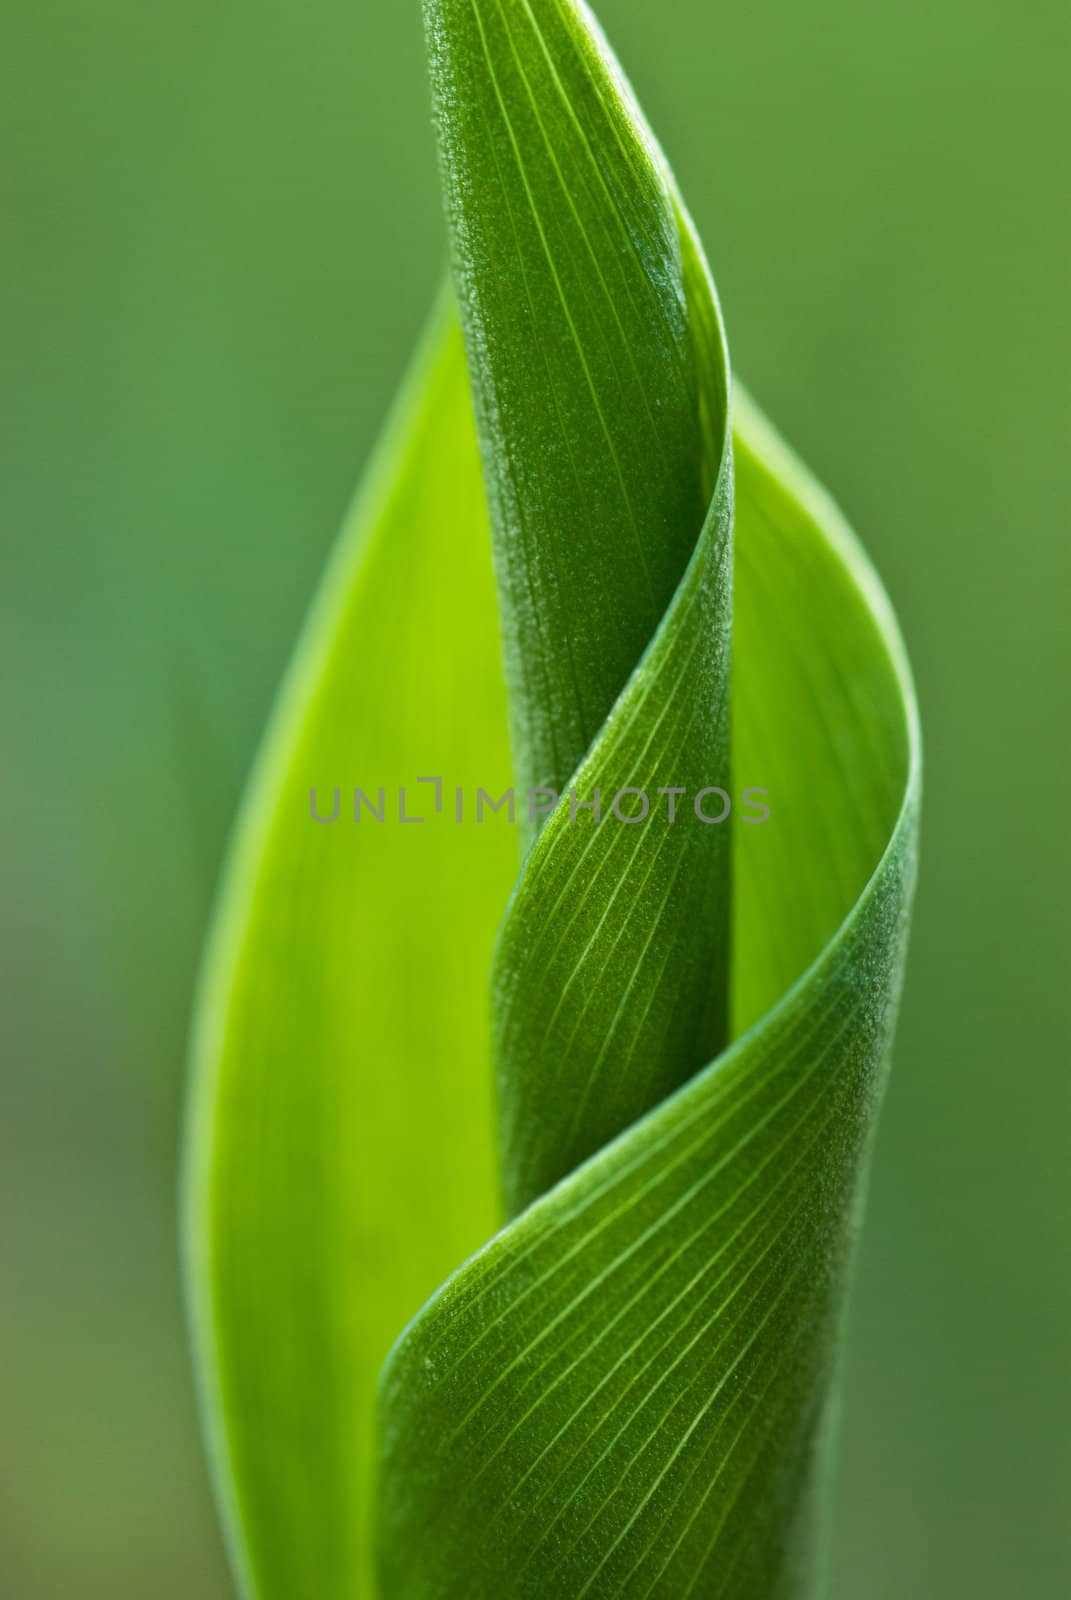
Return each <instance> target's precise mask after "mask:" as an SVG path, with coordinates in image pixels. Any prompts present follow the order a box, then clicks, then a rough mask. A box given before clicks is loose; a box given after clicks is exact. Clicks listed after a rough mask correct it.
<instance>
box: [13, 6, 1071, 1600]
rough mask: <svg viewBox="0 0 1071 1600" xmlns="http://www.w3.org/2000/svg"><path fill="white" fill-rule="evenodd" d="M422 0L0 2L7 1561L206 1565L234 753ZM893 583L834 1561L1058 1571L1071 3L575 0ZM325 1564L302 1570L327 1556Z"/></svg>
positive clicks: (360, 322)
mask: <svg viewBox="0 0 1071 1600" xmlns="http://www.w3.org/2000/svg"><path fill="white" fill-rule="evenodd" d="M418 11H419V8H418V4H417V0H402V3H400V0H389V3H381V4H378V5H370V4H368V3H367V0H365V3H354V0H346V3H343V0H310V3H309V4H306V5H303V6H297V5H293V4H289V3H287V4H283V3H282V0H260V3H259V4H252V3H250V0H212V3H211V4H209V3H208V0H185V3H184V4H183V5H177V4H170V5H169V4H164V3H162V0H154V3H149V4H146V3H145V0H34V3H31V0H14V3H12V0H4V5H3V16H4V27H3V37H4V46H3V51H2V55H3V63H2V66H0V229H2V249H3V267H2V269H0V270H2V274H3V295H2V302H0V303H2V311H0V316H2V320H3V352H4V353H3V359H2V371H0V410H2V426H0V453H2V461H0V508H2V570H0V594H2V601H0V604H2V635H0V651H2V653H3V674H2V684H3V687H2V689H0V696H2V705H3V734H2V739H3V750H4V757H3V759H4V780H3V785H2V791H0V877H2V882H3V910H2V913H0V914H2V918H3V924H2V951H3V966H2V977H0V983H2V994H0V1001H2V1017H3V1023H2V1028H3V1043H4V1076H3V1090H2V1093H3V1130H4V1155H3V1169H4V1175H5V1177H4V1199H3V1210H4V1219H5V1220H4V1225H3V1234H4V1237H5V1241H6V1244H5V1252H4V1255H5V1268H4V1278H5V1282H6V1288H5V1290H4V1293H3V1304H2V1308H0V1319H2V1320H0V1340H2V1353H0V1365H2V1376H0V1383H2V1385H3V1403H2V1417H3V1421H2V1422H0V1593H2V1594H3V1595H4V1596H8V1595H10V1596H11V1597H12V1600H68V1597H72V1600H74V1597H77V1600H96V1597H98V1596H99V1597H101V1600H104V1597H107V1600H144V1597H146V1596H150V1595H151V1596H153V1597H154V1600H171V1597H176V1600H177V1597H180V1596H181V1597H183V1600H187V1597H190V1596H198V1597H204V1600H217V1597H222V1596H224V1595H227V1594H228V1593H229V1592H230V1591H229V1587H228V1581H227V1578H226V1576H225V1572H224V1568H223V1563H222V1557H221V1551H220V1543H219V1538H218V1535H217V1533H216V1529H215V1524H214V1519H213V1513H212V1509H211V1505H210V1501H209V1496H208V1491H207V1487H206V1480H205V1473H204V1469H203V1467H202V1463H201V1456H200V1449H199V1444H198V1439H197V1431H196V1423H195V1416H194V1409H193V1402H192V1397H191V1385H190V1377H189V1372H188V1366H187V1358H186V1354H185V1348H184V1334H183V1324H182V1314H181V1302H180V1295H179V1286H178V1273H177V1265H176V1245H175V1237H176V1223H175V1171H176V1154H177V1142H178V1129H179V1118H180V1108H181V1100H182V1079H183V1053H184V1042H185V1030H186V1022H187V1014H188V1009H189V999H190V986H191V981H192V977H193V973H194V970H195V964H196V960H197V952H198V947H199V944H200V941H201V937H202V933H203V930H204V924H205V918H206V915H207V912H208V908H209V904H210V897H211V892H212V885H213V881H214V878H215V874H216V871H217V868H218V864H219V860H220V854H221V850H222V847H223V841H224V838H225V833H226V829H227V825H228V822H229V819H230V817H231V815H232V813H233V809H234V805H235V801H236V798H237V795H238V793H239V789H240V785H241V783H242V780H243V775H244V773H245V771H246V768H247V765H248V762H249V759H250V755H251V752H252V750H253V747H254V744H255V741H256V739H257V735H258V731H259V730H260V728H261V726H262V724H263V721H264V718H265V715H266V712H267V709H268V706H269V703H270V700H271V697H272V693H273V690H274V688H275V685H276V683H277V681H278V678H279V675H280V672H281V670H282V667H283V664H284V662H285V661H286V658H287V654H288V651H289V649H290V645H291V642H292V640H293V637H294V632H295V629H296V627H297V625H298V622H299V619H300V618H301V615H302V612H303V610H304V607H305V605H306V602H307V600H308V597H309V595H310V592H311V590H312V588H313V586H314V584H315V582H316V579H317V575H318V573H319V572H320V569H321V565H322V563H323V560H324V556H325V552H326V551H327V549H328V546H329V544H330V541H331V539H332V536H333V534H334V530H335V527H336V524H337V523H338V520H339V517H340V515H341V513H342V510H343V508H344V506H345V504H346V502H347V499H348V497H349V494H350V491H351V488H352V486H353V484H354V482H355V480H356V478H357V475H358V472H359V469H360V466H361V463H362V461H363V460H364V458H365V456H366V454H367V451H368V449H369V446H370V443H371V440H372V438H373V436H374V433H375V430H376V428H377V425H378V422H379V420H380V418H381V416H382V414H383V412H384V408H385V407H386V406H387V404H388V402H389V400H390V397H391V394H392V391H393V389H394V387H395V383H396V380H397V378H398V376H399V374H400V372H401V371H402V368H403V366H404V363H405V361H406V359H407V356H408V353H409V350H410V347H411V346H412V343H413V340H414V336H415V335H416V333H417V330H418V328H419V325H420V323H421V320H422V317H423V314H424V311H425V308H426V306H427V304H428V301H429V297H430V295H431V293H432V289H433V286H434V285H435V283H436V281H437V278H438V275H439V270H440V257H441V252H442V228H441V225H440V219H439V210H438V198H437V189H436V174H435V167H434V159H433V154H432V143H431V137H430V129H429V117H428V108H427V97H426V89H425V82H424V74H423V66H422V55H421V35H420V22H419V14H418ZM601 15H602V18H603V21H604V23H605V25H606V27H607V29H608V31H609V33H610V35H611V37H612V38H613V39H614V41H615V42H616V44H617V46H618V49H619V52H620V54H621V56H622V58H623V60H624V62H625V64H626V67H627V68H628V69H629V71H630V72H631V74H632V76H633V77H634V79H635V81H636V83H637V86H638V88H639V91H640V94H641V97H642V98H643V100H644V102H645V104H646V107H647V110H648V112H649V114H650V116H651V119H652V121H653V123H654V125H655V126H656V128H657V129H658V130H659V132H660V133H661V135H662V138H663V141H664V143H665V145H666V147H667V149H668V151H669V153H670V156H671V159H672V160H673V161H674V163H675V164H676V167H677V169H678V173H679V176H680V178H681V181H682V184H683V187H684V191H685V194H686V195H687V196H688V198H689V200H690V203H691V205H692V208H693V210H694V212H695V213H696V216H697V219H698V222H699V224H700V229H701V232H702V234H703V236H704V238H705V240H706V242H707V245H708V249H709V252H710V255H711V258H712V261H713V264H714V268H715V272H716V275H717V278H718V282H719V286H720V289H721V293H722V298H723V302H724V305H725V310H726V315H727V318H728V324H729V330H730V338H731V342H732V345H733V350H734V355H735V360H736V363H737V365H738V368H739V370H740V371H741V372H742V374H743V375H744V376H745V378H746V380H747V381H748V383H749V384H750V385H751V387H752V389H753V390H754V392H755V393H756V394H757V395H758V397H759V398H760V399H761V400H762V401H763V403H764V404H765V406H766V407H767V409H768V410H769V411H770V412H771V414H772V415H773V416H774V418H775V419H776V420H777V421H778V422H779V423H780V424H781V426H782V427H783V429H784V430H785V432H786V433H787V434H788V435H789V437H790V438H791V439H792V440H793V441H794V442H795V444H796V445H797V446H798V448H799V449H800V450H801V451H802V453H803V454H804V456H805V457H806V458H807V459H808V461H810V462H811V463H812V465H813V466H814V467H815V468H816V469H817V471H818V472H819V474H820V475H821V476H822V477H823V478H824V479H825V480H826V481H827V482H828V483H829V484H830V486H831V487H832V488H833V489H834V491H835V493H836V494H837V496H838V498H839V499H840V500H841V502H842V503H843V504H844V506H845V507H846V509H847V510H848V512H849V514H850V515H851V517H852V519H853V520H854V521H855V523H856V524H857V526H858V527H859V528H860V530H861V531H862V533H863V536H864V539H865V541H866V543H867V545H868V546H869V548H870V550H871V552H872V554H873V555H874V557H875V559H876V561H877V564H878V566H879V568H880V570H881V571H882V573H883V575H884V577H885V579H886V581H887V584H888V586H889V589H890V591H891V593H892V595H893V598H894V600H895V602H896V604H897V607H898V609H899V612H900V616H901V618H902V621H903V624H904V628H905V631H906V634H907V638H908V642H909V645H910V648H911V652H912V656H913V659H914V663H915V667H916V671H917V675H918V679H919V684H920V690H921V696H922V702H923V709H924V717H925V726H926V736H927V758H928V773H927V780H928V789H927V805H926V813H925V829H924V871H923V877H922V886H921V892H920V899H919V906H918V916H917V922H916V930H915V937H914V948H913V961H912V965H911V970H910V976H909V983H908V991H907V996H906V1003H905V1009H904V1015H903V1023H902V1027H901V1031H900V1042H899V1050H898V1056H897V1062H896V1069H895V1073H894V1078H893V1085H892V1089H891V1094H890V1099H889V1102H888V1106H887V1111H886V1116H885V1119H884V1123H883V1126H882V1132H881V1137H880V1142H879V1151H878V1162H877V1168H876V1173H875V1178H874V1183H873V1188H872V1202H871V1207H870V1216H869V1225H868V1229H867V1233H866V1241H865V1249H864V1252H863V1259H862V1269H861V1276H860V1281H859V1287H858V1290H857V1293H856V1296H855V1302H854V1306H853V1313H852V1323H851V1342H850V1351H849V1360H848V1374H847V1389H846V1394H845V1407H844V1411H845V1431H844V1447H843V1481H842V1485H841V1493H840V1501H839V1508H838V1526H837V1538H836V1595H837V1597H838V1600H857V1597H865V1600H903V1597H917V1600H926V1597H932V1600H968V1597H970V1600H1008V1597H1009V1596H1013V1595H1014V1596H1016V1597H1018V1596H1027V1597H1038V1600H1048V1597H1050V1596H1052V1597H1055V1596H1059V1595H1064V1594H1066V1593H1068V1592H1071V1544H1069V1537H1068V1527H1069V1526H1071V1517H1069V1507H1068V1497H1067V1491H1068V1484H1069V1481H1071V1382H1069V1375H1068V1351H1069V1348H1071V1289H1069V1285H1068V1281H1067V1248H1066V1245H1067V1231H1068V1230H1067V1224H1068V1220H1069V1205H1068V1200H1069V1196H1068V1190H1067V1185H1066V1181H1065V1179H1066V1169H1067V1165H1068V1153H1067V1133H1068V1127H1069V1122H1071V1118H1069V1113H1071V1103H1069V1101H1071V1096H1069V1093H1068V1061H1069V1052H1068V1036H1067V1022H1066V1004H1067V979H1068V969H1067V954H1068V930H1067V916H1066V904H1067V890H1068V886H1069V874H1068V867H1069V864H1071V862H1069V852H1068V848H1067V829H1068V825H1069V807H1071V795H1069V780H1071V758H1069V755H1068V748H1067V727H1068V715H1067V709H1068V688H1069V684H1068V677H1067V666H1068V624H1067V618H1066V611H1067V588H1068V580H1069V578H1071V552H1069V547H1068V528H1067V518H1066V503H1067V497H1066V458H1067V447H1068V442H1069V424H1071V384H1069V376H1068V374H1069V372H1071V317H1069V313H1068V305H1067V296H1068V287H1069V283H1071V219H1069V212H1068V206H1067V173H1068V155H1069V150H1068V144H1069V140H1068V126H1067V97H1068V79H1069V73H1071V24H1069V13H1068V8H1067V6H1066V4H1065V3H1064V0H1019V3H1016V4H1011V3H1004V0H945V3H944V4H941V3H936V4H935V3H934V0H925V3H924V0H903V3H901V4H899V5H896V6H885V5H879V4H878V3H876V0H871V3H870V4H868V5H860V4H858V3H856V4H849V3H847V0H814V3H813V4H811V5H809V6H801V5H799V4H798V3H795V0H773V3H771V4H767V5H764V6H745V5H736V6H729V5H724V4H717V3H714V0H659V3H658V4H657V5H651V4H649V3H648V0H603V4H602V6H601ZM325 1600H329V1597H325Z"/></svg>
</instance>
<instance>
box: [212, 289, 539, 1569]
mask: <svg viewBox="0 0 1071 1600" xmlns="http://www.w3.org/2000/svg"><path fill="white" fill-rule="evenodd" d="M481 529H482V530H483V537H482V538H481V537H480V536H479V530H481ZM474 534H475V537H473V535H474ZM487 544H488V535H487V532H486V512H485V510H484V504H483V496H482V491H481V486H480V469H479V462H478V459H477V453H476V442H475V433H474V429H473V423H472V413H471V405H470V401H469V396H468V382H467V377H466V373H465V363H464V354H463V351H462V346H461V338H460V333H459V330H458V329H457V326H456V321H455V319H454V317H453V313H452V311H451V310H450V309H449V307H448V305H447V304H446V303H444V305H443V306H442V307H441V308H440V309H439V310H438V311H437V312H436V314H435V316H434V317H433V319H432V325H431V328H430V330H429V333H428V337H427V340H426V342H425V347H424V349H423V350H422V352H421V354H420V355H419V357H418V358H417V361H416V363H415V366H414V371H413V375H412V378H411V380H410V383H409V385H408V386H407V389H406V392H405V393H404V394H403V396H402V399H401V402H400V404H399V407H398V411H397V414H396V417H395V419H394V420H393V422H392V424H391V425H390V427H389V428H388V430H387V433H386V436H385V438H384V441H383V443H382V445H381V446H380V449H379V451H378V452H377V457H376V460H375V462H374V464H373V469H372V473H371V476H370V482H369V485H368V488H367V490H366V491H365V493H363V494H362V495H361V496H360V497H359V498H358V501H357V503H356V504H355V506H354V508H353V511H352V513H351V515H350V517H349V518H348V519H347V523H346V525H345V527H344V528H343V531H342V535H341V537H340V539H339V542H338V547H337V549H336V551H335V554H334V556H333V558H332V561H331V564H330V567H329V569H328V572H327V574H326V575H325V578H324V581H323V585H322V587H321V591H320V594H319V595H318V597H317V600H316V603H315V605H314V607H313V610H312V613H311V615H310V618H309V621H308V624H307V626H306V629H305V633H304V636H303V639H302V641H301V644H300V646H299V648H298V651H297V654H296V657H295V660H294V663H293V665H292V667H291V670H290V672H289V674H288V677H287V681H286V683H285V685H284V689H283V692H282V694H281V696H280V700H279V704H278V706H277V707H276V710H275V712H274V714H273V717H272V721H271V724H270V727H269V730H268V734H267V737H266V740H265V744H264V748H263V750H262V752H261V755H260V757H259V759H258V763H257V768H256V770H255V772H254V775H253V778H252V780H251V783H250V787H249V792H248V794H247V797H246V800H245V803H244V805H243V808H242V814H241V816H240V818H239V821H238V825H237V828H236V831H235V837H234V841H233V843H232V847H231V851H230V860H229V863H228V870H227V873H226V878H225V882H224V886H223V890H222V893H221V898H220V905H219V909H218V911H217V916H216V922H215V927H214V929H213V935H212V940H211V943H210V946H209V949H208V951H207V954H206V958H205V962H204V969H203V975H202V982H201V990H200V994H199V997H198V1003H197V1012H196V1025H195V1031H194V1040H193V1064H192V1093H191V1101H190V1112H189V1118H188V1127H187V1131H186V1150H185V1169H186V1170H185V1189H186V1197H185V1206H184V1211H185V1222H184V1242H185V1253H186V1258H187V1263H186V1267H187V1270H186V1277H187V1284H188V1294H187V1298H188V1302H189V1306H190V1321H191V1329H192V1335H193V1343H194V1349H195V1354H196V1358H197V1368H198V1376H199V1380H200V1387H201V1391H202V1409H203V1413H204V1418H205V1428H206V1433H207V1435H208V1440H209V1446H210V1456H211V1458H212V1465H213V1469H214V1475H215V1479H216V1484H217V1493H218V1496H219V1499H220V1501H221V1503H222V1505H223V1507H224V1511H225V1517H224V1520H225V1524H226V1528H227V1532H228V1539H229V1544H230V1548H231V1555H232V1564H233V1566H234V1569H235V1572H236V1576H237V1578H238V1580H239V1583H240V1585H241V1588H242V1591H243V1593H245V1594H247V1595H250V1596H253V1595H255V1596H258V1597H264V1600H304V1597H308V1600H313V1597H317V1600H319V1597H322V1596H323V1595H324V1594H331V1595H336V1596H363V1595H367V1594H369V1593H371V1592H372V1589H373V1581H374V1580H373V1576H372V1571H371V1548H372V1539H371V1531H370V1527H369V1518H370V1516H371V1509H372V1487H371V1486H372V1477H373V1468H374V1459H373V1452H374V1429H373V1406H374V1395H375V1383H376V1377H377V1375H378V1371H379V1367H380V1365H381V1363H382V1360H383V1357H384V1356H385V1354H386V1352H387V1350H388V1349H389V1347H390V1344H391V1342H392V1340H393V1339H394V1337H395V1335H396V1334H397V1331H398V1328H399V1327H400V1326H401V1324H402V1323H403V1322H404V1321H405V1319H406V1317H408V1316H410V1315H411V1314H412V1313H413V1311H415V1310H416V1309H417V1308H418V1307H419V1305H420V1304H421V1302H422V1301H423V1300H424V1299H425V1298H426V1297H427V1295H428V1294H429V1293H430V1292H431V1291H432V1289H434V1288H435V1286H436V1285H437V1284H438V1283H440V1282H441V1281H442V1278H443V1277H444V1276H445V1274H446V1273H447V1272H449V1271H450V1269H451V1268H452V1267H453V1266H454V1265H455V1264H456V1262H457V1261H458V1260H459V1259H460V1258H461V1257H463V1256H464V1255H466V1254H467V1253H468V1252H469V1251H470V1250H472V1249H474V1248H475V1247H476V1246H477V1245H478V1244H479V1243H481V1242H482V1240H483V1239H485V1238H486V1237H487V1234H488V1232H490V1231H491V1230H492V1229H493V1228H494V1227H495V1225H496V1223H497V1221H498V1215H499V1212H498V1205H497V1199H496V1188H497V1185H496V1182H495V1177H494V1154H493V1150H494V1146H493V1136H492V1130H491V1103H490V1064H489V1055H490V1044H489V1038H488V1024H487V1016H486V999H485V985H486V979H485V972H486V966H487V963H488V961H489V960H490V951H491V943H492V939H493V936H494V930H495V925H496V922H497V920H498V917H499V915H500V912H501V907H502V903H503V901H504V899H505V896H506V894H507V892H508V889H509V883H510V879H511V875H512V869H513V863H514V841H513V839H512V837H510V835H509V831H508V829H506V828H505V827H504V826H503V827H502V828H501V829H496V828H495V827H494V826H489V827H486V828H481V829H480V830H479V831H478V832H476V831H470V830H467V829H458V830H456V834H455V833H445V832H443V831H442V830H441V829H436V827H435V819H434V815H432V816H431V817H430V818H429V821H428V822H427V823H425V824H423V825H419V826H412V827H410V826H401V825H399V824H398V822H397V820H396V819H397V805H398V801H397V795H396V793H395V792H394V791H393V790H389V789H388V792H387V794H386V796H385V797H384V798H385V803H386V805H387V806H389V807H390V814H389V817H388V818H387V819H385V821H384V822H383V823H379V822H377V821H375V820H374V819H373V818H372V817H371V816H370V814H369V813H368V811H367V809H365V810H363V813H362V820H361V822H360V824H359V825H358V824H356V823H355V822H354V820H353V818H354V804H355V801H354V787H355V786H358V785H359V786H363V787H364V788H365V790H366V791H367V793H368V796H369V798H370V800H371V801H372V803H373V804H376V803H377V802H378V799H379V796H378V793H377V789H378V786H379V785H381V784H382V783H384V782H386V783H387V784H388V785H389V784H390V782H391V781H392V780H394V781H398V782H402V783H408V784H409V785H410V787H409V789H408V806H409V809H410V811H411V813H412V814H414V815H415V814H419V813H420V812H421V811H423V812H431V810H432V804H431V796H430V791H427V793H428V798H427V799H426V800H425V802H424V804H423V805H421V804H420V802H419V800H418V799H417V794H418V793H419V792H420V790H419V785H417V782H416V780H417V779H418V778H419V777H421V776H426V775H432V774H444V775H445V774H449V775H450V776H451V777H456V778H457V780H458V782H461V783H464V784H466V785H467V786H469V788H470V792H471V786H472V785H473V784H475V783H477V782H480V783H489V784H491V785H492V786H495V785H497V784H499V783H500V784H501V787H502V788H505V787H506V786H507V784H508V781H509V778H508V772H509V759H508V752H507V746H506V713H505V704H504V699H503V694H502V688H501V674H500V669H499V649H498V640H497V629H496V623H495V600H494V591H493V586H492V578H491V563H490V558H489V553H488V550H487ZM461 604H463V605H464V607H465V610H466V614H467V616H468V618H469V622H470V627H469V629H468V630H467V632H466V634H465V636H464V637H463V638H459V637H458V635H457V633H456V629H455V615H456V610H457V607H458V606H459V605H461ZM310 790H312V791H314V793H315V795H316V803H317V810H318V812H319V815H320V816H321V817H323V818H328V817H330V816H331V814H332V811H333V810H334V809H335V807H336V805H337V807H338V809H339V812H340V815H339V819H338V821H337V822H336V823H335V824H332V825H325V824H324V823H317V822H314V821H313V819H312V816H311V814H310ZM495 792H496V793H497V792H499V791H498V788H497V787H496V788H495ZM336 796H337V798H336ZM445 803H446V805H447V806H449V804H450V798H449V796H447V797H446V801H445ZM417 998H418V1000H419V1003H416V1001H417ZM444 1037H445V1038H448V1039H449V1040H450V1041H451V1044H452V1049H451V1050H450V1051H444V1050H443V1049H442V1048H441V1040H442V1038H444Z"/></svg>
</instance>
